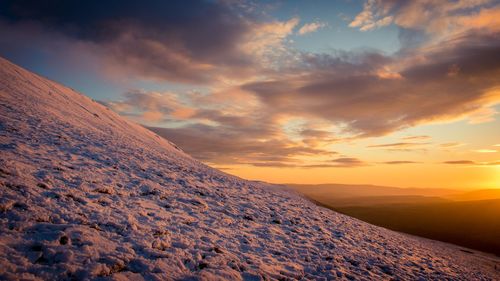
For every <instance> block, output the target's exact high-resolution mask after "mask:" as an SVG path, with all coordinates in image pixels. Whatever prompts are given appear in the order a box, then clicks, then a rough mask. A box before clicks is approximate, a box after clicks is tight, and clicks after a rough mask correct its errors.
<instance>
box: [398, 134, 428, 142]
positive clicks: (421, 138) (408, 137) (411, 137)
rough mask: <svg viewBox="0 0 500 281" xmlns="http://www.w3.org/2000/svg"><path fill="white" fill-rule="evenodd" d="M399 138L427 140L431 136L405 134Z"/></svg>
mask: <svg viewBox="0 0 500 281" xmlns="http://www.w3.org/2000/svg"><path fill="white" fill-rule="evenodd" d="M401 139H403V140H413V141H416V140H428V139H431V137H430V136H425V135H420V136H406V137H402V138H401Z"/></svg>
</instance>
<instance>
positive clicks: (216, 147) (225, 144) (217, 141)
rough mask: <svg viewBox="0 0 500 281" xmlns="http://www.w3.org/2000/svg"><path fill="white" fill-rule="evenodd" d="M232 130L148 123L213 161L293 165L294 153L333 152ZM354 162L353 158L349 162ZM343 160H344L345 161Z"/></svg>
mask: <svg viewBox="0 0 500 281" xmlns="http://www.w3.org/2000/svg"><path fill="white" fill-rule="evenodd" d="M233 128H234V130H231V129H230V128H227V127H224V126H208V125H202V124H194V125H187V126H184V127H181V128H158V127H149V129H150V130H152V131H153V132H155V133H157V134H158V135H160V136H162V137H165V138H167V139H168V140H170V141H172V142H174V143H175V144H177V145H178V146H179V147H180V148H181V149H183V150H184V151H186V152H187V153H189V154H190V155H192V156H193V157H195V158H197V159H199V160H202V161H206V162H209V163H213V164H219V165H220V164H247V165H254V166H266V167H271V166H272V167H285V166H286V167H294V166H299V165H301V162H300V161H298V160H297V159H296V158H295V157H296V156H301V155H302V156H315V155H322V156H328V155H334V154H336V153H335V152H332V151H328V150H323V149H317V148H313V147H308V146H306V145H303V144H300V143H296V142H292V141H290V140H287V139H286V138H285V139H279V138H276V139H268V140H260V139H261V138H264V137H268V136H269V134H268V133H267V132H266V131H267V130H269V128H263V129H262V131H261V132H259V131H258V130H254V132H253V134H248V133H245V132H246V131H245V128H240V129H237V128H236V127H233ZM353 163H354V162H353ZM344 164H348V163H347V162H346V163H344Z"/></svg>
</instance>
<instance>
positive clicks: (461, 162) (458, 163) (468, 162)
mask: <svg viewBox="0 0 500 281" xmlns="http://www.w3.org/2000/svg"><path fill="white" fill-rule="evenodd" d="M443 164H451V165H473V166H499V165H500V161H495V162H475V161H472V160H454V161H445V162H443Z"/></svg>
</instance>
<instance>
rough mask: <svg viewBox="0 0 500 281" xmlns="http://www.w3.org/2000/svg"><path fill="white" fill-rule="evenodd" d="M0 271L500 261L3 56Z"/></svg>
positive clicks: (225, 273) (347, 274)
mask: <svg viewBox="0 0 500 281" xmlns="http://www.w3.org/2000/svg"><path fill="white" fill-rule="evenodd" d="M0 112H1V115H0V143H1V145H0V150H1V155H2V157H1V158H0V192H1V193H0V279H4V280H197V279H200V280H223V279H228V280H264V279H267V280H269V279H272V280H275V279H278V280H290V279H321V278H323V279H336V278H338V279H358V280H385V279H407V280H408V279H411V280H417V279H436V280H442V279H452V280H480V279H483V280H488V279H489V280H492V279H497V278H498V271H496V269H495V267H496V266H497V261H496V260H494V259H492V258H490V257H488V256H484V255H481V254H467V253H464V252H462V251H460V250H459V249H457V248H456V247H453V246H450V245H448V244H443V243H439V242H435V241H429V240H425V239H420V238H417V237H412V236H408V235H404V234H400V233H396V232H393V231H390V230H386V229H383V228H379V227H376V226H373V225H370V224H367V223H364V222H361V221H358V220H356V219H352V218H350V217H348V216H345V215H341V214H338V213H335V212H332V211H330V210H327V209H324V208H321V207H318V206H316V205H314V204H312V203H310V202H309V201H307V200H306V199H304V198H302V197H300V196H298V195H296V194H294V193H293V192H291V191H287V190H284V189H282V188H275V187H273V186H271V185H267V184H264V183H256V182H250V181H245V180H242V179H240V178H237V177H234V176H230V175H228V174H225V173H223V172H221V171H218V170H214V169H212V168H210V167H208V166H206V165H204V164H202V163H200V162H198V161H196V160H194V159H193V158H191V157H190V156H188V155H186V154H185V153H183V152H182V151H180V150H178V149H177V148H176V147H175V146H174V145H173V144H171V143H170V142H168V141H167V140H164V139H162V138H160V137H159V136H157V135H156V134H154V133H153V132H151V131H148V130H147V129H145V128H143V127H141V126H139V125H137V124H134V123H132V122H129V121H127V120H125V119H123V118H122V117H120V116H118V115H117V114H115V113H113V112H111V111H110V110H108V109H107V108H106V107H104V106H102V105H101V104H99V103H97V102H95V101H92V100H91V99H89V98H87V97H85V96H83V95H81V94H79V93H76V92H75V91H73V90H72V89H69V88H67V87H64V86H62V85H59V84H57V83H55V82H52V81H49V80H47V79H44V78H42V77H40V76H37V75H35V74H33V73H30V72H29V71H27V70H24V69H22V68H20V67H18V66H16V65H14V64H12V63H10V62H8V61H6V60H4V59H0Z"/></svg>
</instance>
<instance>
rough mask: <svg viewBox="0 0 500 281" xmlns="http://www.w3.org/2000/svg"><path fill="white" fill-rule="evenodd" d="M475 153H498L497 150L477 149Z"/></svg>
mask: <svg viewBox="0 0 500 281" xmlns="http://www.w3.org/2000/svg"><path fill="white" fill-rule="evenodd" d="M473 151H474V152H477V153H495V152H497V151H496V150H495V149H476V150H473Z"/></svg>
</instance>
